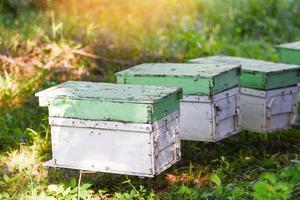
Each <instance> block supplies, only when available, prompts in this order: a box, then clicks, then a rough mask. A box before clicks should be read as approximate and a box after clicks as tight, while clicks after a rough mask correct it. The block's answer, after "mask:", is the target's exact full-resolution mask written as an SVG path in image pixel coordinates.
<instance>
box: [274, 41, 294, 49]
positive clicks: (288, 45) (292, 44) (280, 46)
mask: <svg viewBox="0 0 300 200" xmlns="http://www.w3.org/2000/svg"><path fill="white" fill-rule="evenodd" d="M276 47H277V48H283V49H292V50H300V41H298V42H291V43H285V44H281V45H278V46H276Z"/></svg>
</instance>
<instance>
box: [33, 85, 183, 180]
mask: <svg viewBox="0 0 300 200" xmlns="http://www.w3.org/2000/svg"><path fill="white" fill-rule="evenodd" d="M37 96H38V97H39V99H40V105H41V106H48V108H49V123H50V125H51V133H52V135H51V140H52V153H53V155H52V156H53V158H52V160H50V161H48V162H47V163H45V166H50V167H59V168H70V169H79V170H89V171H99V172H108V173H119V174H128V175H136V176H145V177H153V176H155V175H157V174H159V173H161V172H162V171H164V170H165V169H167V168H169V167H170V166H171V165H173V164H174V163H176V162H177V161H178V160H179V159H180V156H181V155H180V137H179V130H178V129H179V112H178V106H179V100H180V98H181V96H182V94H181V90H180V89H178V88H164V87H154V86H137V85H118V84H108V83H89V82H74V81H69V82H66V83H63V84H60V85H58V86H55V87H52V88H50V89H47V90H45V91H42V92H39V93H37ZM165 105H167V106H165Z"/></svg>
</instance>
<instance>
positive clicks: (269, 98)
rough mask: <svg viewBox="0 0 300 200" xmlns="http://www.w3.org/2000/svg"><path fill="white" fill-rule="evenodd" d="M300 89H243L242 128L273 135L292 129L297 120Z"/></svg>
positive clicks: (295, 87)
mask: <svg viewBox="0 0 300 200" xmlns="http://www.w3.org/2000/svg"><path fill="white" fill-rule="evenodd" d="M297 95H298V87H297V86H292V87H285V88H280V89H272V90H256V89H251V88H241V114H242V120H243V121H242V128H243V129H245V130H250V131H254V132H259V133H271V132H274V131H279V130H285V129H289V128H291V127H292V125H293V124H294V123H295V121H296V118H297V99H298V98H297Z"/></svg>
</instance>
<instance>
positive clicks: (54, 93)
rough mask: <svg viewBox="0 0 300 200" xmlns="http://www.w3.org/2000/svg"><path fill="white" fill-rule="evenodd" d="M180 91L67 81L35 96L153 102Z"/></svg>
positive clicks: (164, 88) (143, 86) (155, 87)
mask: <svg viewBox="0 0 300 200" xmlns="http://www.w3.org/2000/svg"><path fill="white" fill-rule="evenodd" d="M180 91H181V89H179V88H167V87H159V86H145V85H122V84H113V83H93V82H82V81H67V82H65V83H62V84H59V85H57V86H54V87H51V88H49V89H46V90H43V91H41V92H38V93H36V96H37V97H44V98H67V99H89V100H97V101H114V102H136V103H155V102H158V101H160V100H161V99H163V98H164V97H167V96H169V95H170V94H172V93H178V92H180Z"/></svg>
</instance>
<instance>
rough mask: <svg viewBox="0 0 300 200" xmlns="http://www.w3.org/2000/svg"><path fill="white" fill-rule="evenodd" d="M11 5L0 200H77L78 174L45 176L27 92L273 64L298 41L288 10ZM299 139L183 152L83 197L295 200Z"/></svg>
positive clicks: (242, 4) (172, 1) (3, 37)
mask: <svg viewBox="0 0 300 200" xmlns="http://www.w3.org/2000/svg"><path fill="white" fill-rule="evenodd" d="M16 2H17V1H14V0H9V1H3V2H2V1H0V5H1V6H0V54H1V55H0V199H76V198H77V189H78V188H77V182H76V181H77V178H78V173H77V172H76V171H72V170H58V169H48V168H43V167H42V163H43V162H45V161H47V160H49V159H50V158H51V144H50V135H51V133H50V130H49V125H48V122H47V117H48V116H47V111H46V110H45V109H44V108H39V107H38V102H37V99H36V98H35V97H34V93H35V92H36V91H38V90H41V89H44V88H47V87H50V86H52V85H55V84H57V83H60V82H62V81H65V80H70V79H73V80H89V81H108V82H113V81H114V76H113V73H114V72H116V71H119V70H121V69H123V68H126V67H129V66H132V65H135V64H138V63H142V62H166V61H170V62H182V61H185V60H187V59H190V58H194V57H200V56H205V55H214V54H228V55H237V56H245V57H251V58H259V59H264V60H273V61H278V55H277V53H276V51H275V49H274V48H273V46H274V45H275V44H279V43H283V42H288V41H293V40H297V39H299V38H298V37H299V33H300V28H299V27H300V24H299V20H297V19H299V17H300V16H299V12H297V10H298V8H299V7H300V3H299V2H298V1H296V0H295V1H276V0H265V1H258V0H244V1H234V0H231V1H230V0H228V1H219V0H216V1H206V0H202V1H193V0H163V1H148V0H145V1H137V0H130V1H126V2H125V1H121V0H115V1H113V2H110V1H105V0H89V1H84V2H81V3H80V5H79V4H78V3H76V1H75V0H71V1H63V0H53V1H45V2H46V3H45V2H44V1H34V0H26V2H27V3H24V4H19V3H16ZM24 2H25V1H24ZM43 2H44V3H43ZM29 19H30V20H29ZM299 131H300V130H299V129H297V128H295V129H292V130H290V131H287V132H282V133H274V134H270V135H259V134H255V133H249V132H247V133H246V132H243V133H241V134H238V135H236V136H234V137H231V138H229V139H226V140H224V141H222V142H219V143H200V142H188V141H185V142H183V147H182V150H183V158H182V160H181V161H180V162H179V163H178V164H176V165H175V166H173V167H172V168H171V169H169V170H167V171H166V172H165V173H163V174H161V175H159V176H158V177H156V178H153V179H139V178H136V177H126V176H122V175H112V174H103V173H97V174H84V176H83V180H82V182H83V185H82V187H81V193H80V194H81V198H82V199H166V200H168V199H253V198H256V199H289V198H290V199H291V198H294V199H297V198H298V197H299V184H298V183H299V179H300V178H299V165H297V164H295V163H293V162H291V160H295V159H299V152H300V151H299V150H300V145H299V144H300V137H299Z"/></svg>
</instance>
